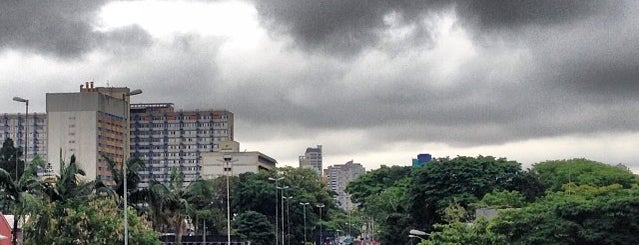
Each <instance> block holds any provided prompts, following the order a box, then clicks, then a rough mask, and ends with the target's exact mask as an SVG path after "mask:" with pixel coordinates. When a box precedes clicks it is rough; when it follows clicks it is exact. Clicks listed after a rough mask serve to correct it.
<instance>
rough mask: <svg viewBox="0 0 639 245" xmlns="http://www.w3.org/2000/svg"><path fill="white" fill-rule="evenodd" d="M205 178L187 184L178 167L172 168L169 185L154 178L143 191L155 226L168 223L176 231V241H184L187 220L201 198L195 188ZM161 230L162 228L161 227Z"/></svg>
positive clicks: (198, 186)
mask: <svg viewBox="0 0 639 245" xmlns="http://www.w3.org/2000/svg"><path fill="white" fill-rule="evenodd" d="M203 181H204V180H196V181H195V182H191V183H190V184H189V185H185V183H184V178H183V176H182V175H181V174H179V173H178V172H177V169H176V168H173V169H172V170H171V179H170V181H169V183H168V185H165V184H163V183H160V182H158V181H155V180H152V181H151V183H150V186H149V188H148V189H147V190H146V191H145V192H143V193H141V195H142V196H144V197H143V198H141V199H144V200H147V204H148V205H149V208H150V212H151V215H152V216H153V217H154V218H153V219H152V220H153V222H154V224H153V226H154V227H155V228H158V227H161V226H162V225H168V226H169V227H170V228H171V230H173V231H174V232H175V243H176V244H181V243H182V235H183V234H184V232H185V230H186V223H185V220H186V218H187V217H189V215H188V214H189V213H192V208H193V205H192V204H193V203H195V202H196V200H199V199H198V198H200V197H198V196H197V194H198V193H199V192H196V191H195V190H198V191H200V189H199V188H204V187H202V186H203V185H206V183H204V182H203ZM160 230H162V229H161V228H160Z"/></svg>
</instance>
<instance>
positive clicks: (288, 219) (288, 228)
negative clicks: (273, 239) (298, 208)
mask: <svg viewBox="0 0 639 245" xmlns="http://www.w3.org/2000/svg"><path fill="white" fill-rule="evenodd" d="M292 198H293V197H292V196H289V197H282V199H283V201H286V223H287V225H286V231H287V232H286V238H287V240H288V244H289V245H290V244H291V215H290V214H291V199H292ZM282 205H284V203H282ZM282 228H284V225H282ZM282 232H284V229H282ZM282 243H284V241H283V240H282Z"/></svg>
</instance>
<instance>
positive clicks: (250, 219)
mask: <svg viewBox="0 0 639 245" xmlns="http://www.w3.org/2000/svg"><path fill="white" fill-rule="evenodd" d="M233 225H234V226H235V228H236V229H237V232H238V233H239V234H240V236H241V237H242V239H243V240H245V241H251V244H256V245H269V244H273V225H271V223H270V222H269V220H268V218H267V217H266V215H263V214H261V213H258V212H255V211H247V212H244V213H240V214H238V215H237V216H236V217H235V218H234V221H233Z"/></svg>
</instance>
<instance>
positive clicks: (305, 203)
mask: <svg viewBox="0 0 639 245" xmlns="http://www.w3.org/2000/svg"><path fill="white" fill-rule="evenodd" d="M309 204H310V203H308V202H300V205H302V208H303V209H304V245H306V206H308V205H309Z"/></svg>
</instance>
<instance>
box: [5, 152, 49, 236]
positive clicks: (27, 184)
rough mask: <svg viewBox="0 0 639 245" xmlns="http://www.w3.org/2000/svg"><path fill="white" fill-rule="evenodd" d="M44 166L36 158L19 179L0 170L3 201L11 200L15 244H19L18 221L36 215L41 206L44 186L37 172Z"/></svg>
mask: <svg viewBox="0 0 639 245" xmlns="http://www.w3.org/2000/svg"><path fill="white" fill-rule="evenodd" d="M43 166H44V162H43V161H42V160H41V159H40V158H38V157H36V158H35V159H33V161H31V163H29V165H28V166H27V167H26V169H25V171H24V172H22V175H20V176H19V178H18V179H16V178H15V175H13V174H11V173H9V172H7V171H6V170H4V169H0V188H1V189H2V190H3V194H4V197H3V199H5V200H10V202H11V211H12V213H13V214H14V221H13V231H12V234H13V241H12V242H13V244H17V240H16V239H17V237H18V236H17V234H18V233H17V231H18V221H19V220H20V219H21V218H22V217H24V215H26V214H30V213H36V212H37V211H38V210H39V206H41V198H39V197H38V194H39V193H41V192H42V190H43V189H44V186H43V185H42V182H41V181H40V179H39V178H38V177H37V173H36V170H37V168H38V167H43Z"/></svg>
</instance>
